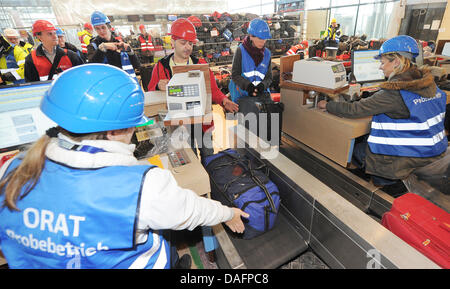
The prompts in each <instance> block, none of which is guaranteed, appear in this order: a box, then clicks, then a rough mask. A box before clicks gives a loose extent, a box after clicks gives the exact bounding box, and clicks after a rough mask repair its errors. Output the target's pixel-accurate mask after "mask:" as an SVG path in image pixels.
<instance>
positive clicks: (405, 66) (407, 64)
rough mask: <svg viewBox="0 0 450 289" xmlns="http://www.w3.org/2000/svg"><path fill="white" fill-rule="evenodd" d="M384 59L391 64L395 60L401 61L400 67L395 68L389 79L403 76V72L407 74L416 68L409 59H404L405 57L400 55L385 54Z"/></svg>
mask: <svg viewBox="0 0 450 289" xmlns="http://www.w3.org/2000/svg"><path fill="white" fill-rule="evenodd" d="M383 57H385V58H386V59H387V60H388V61H389V62H392V61H394V60H395V59H398V60H399V63H400V64H399V65H398V66H396V67H394V71H392V73H391V74H390V75H389V77H388V79H391V78H392V77H394V76H395V75H399V74H402V73H403V72H406V71H408V70H410V69H411V68H412V67H414V64H413V63H412V62H411V60H409V59H408V58H407V57H404V56H403V55H400V54H398V53H388V54H383Z"/></svg>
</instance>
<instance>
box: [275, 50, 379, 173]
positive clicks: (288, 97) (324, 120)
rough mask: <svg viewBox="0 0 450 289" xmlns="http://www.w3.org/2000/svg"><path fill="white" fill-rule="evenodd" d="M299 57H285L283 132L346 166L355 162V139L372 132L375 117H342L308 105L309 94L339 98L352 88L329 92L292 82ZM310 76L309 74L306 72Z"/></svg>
mask: <svg viewBox="0 0 450 289" xmlns="http://www.w3.org/2000/svg"><path fill="white" fill-rule="evenodd" d="M298 58H299V57H298V56H296V55H293V56H287V57H282V58H281V74H282V77H281V79H280V87H281V100H282V102H283V103H284V112H283V127H282V131H283V132H284V133H286V134H288V135H289V136H291V137H293V138H295V139H297V140H298V141H300V142H302V143H304V144H305V145H307V146H309V147H310V148H312V149H313V150H315V151H317V152H319V153H320V154H322V155H324V156H326V157H327V158H329V159H331V160H333V161H334V162H336V163H338V164H339V165H341V166H343V167H347V165H348V164H349V163H350V161H351V157H352V154H353V147H354V143H355V139H356V138H357V137H359V136H362V135H365V134H367V133H369V132H370V122H371V119H372V118H371V117H366V118H361V119H346V118H341V117H338V116H335V115H332V114H330V113H327V112H326V111H323V110H319V109H316V108H314V107H313V105H311V104H307V103H306V98H307V93H308V92H309V91H317V92H322V93H325V94H327V95H330V96H336V95H338V94H339V93H342V92H345V91H346V90H347V89H348V86H346V87H342V88H339V89H334V90H331V89H325V88H320V87H314V86H308V85H305V84H299V83H295V82H293V81H291V80H289V78H290V76H289V74H292V68H293V63H294V62H295V61H296V60H298ZM305 73H307V72H305Z"/></svg>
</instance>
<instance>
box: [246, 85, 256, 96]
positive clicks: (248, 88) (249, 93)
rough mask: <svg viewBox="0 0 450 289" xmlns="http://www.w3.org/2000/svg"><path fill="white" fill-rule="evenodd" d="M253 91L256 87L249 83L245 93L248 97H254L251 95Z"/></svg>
mask: <svg viewBox="0 0 450 289" xmlns="http://www.w3.org/2000/svg"><path fill="white" fill-rule="evenodd" d="M255 89H256V87H255V86H254V85H253V83H249V84H248V85H247V89H246V90H245V91H247V93H248V96H254V95H253V93H254V92H255Z"/></svg>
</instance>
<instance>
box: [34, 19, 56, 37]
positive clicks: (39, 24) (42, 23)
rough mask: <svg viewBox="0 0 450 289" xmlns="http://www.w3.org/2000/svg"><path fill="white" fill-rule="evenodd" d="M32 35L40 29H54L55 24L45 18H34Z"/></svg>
mask: <svg viewBox="0 0 450 289" xmlns="http://www.w3.org/2000/svg"><path fill="white" fill-rule="evenodd" d="M32 30H33V36H36V35H37V34H38V33H40V32H42V31H56V28H55V26H54V25H53V24H52V23H50V22H49V21H47V20H36V22H34V23H33V27H32Z"/></svg>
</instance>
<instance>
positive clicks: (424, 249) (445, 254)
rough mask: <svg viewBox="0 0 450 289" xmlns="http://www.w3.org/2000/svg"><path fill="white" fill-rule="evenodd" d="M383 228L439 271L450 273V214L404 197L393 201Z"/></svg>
mask: <svg viewBox="0 0 450 289" xmlns="http://www.w3.org/2000/svg"><path fill="white" fill-rule="evenodd" d="M382 224H383V226H385V227H386V228H387V229H388V230H389V231H391V232H392V233H394V234H395V235H397V236H398V237H399V238H400V239H402V240H403V241H405V242H407V243H408V244H409V245H411V246H412V247H414V248H416V249H417V250H418V251H419V252H421V253H422V254H424V255H425V256H427V257H428V258H429V259H430V260H432V261H433V262H435V263H436V264H438V265H439V266H441V267H442V268H446V269H450V214H449V213H447V212H446V211H444V210H443V209H441V208H439V207H438V206H436V205H434V204H433V203H431V202H429V201H428V200H426V199H424V198H422V197H421V196H419V195H416V194H413V193H407V194H405V195H403V196H401V197H398V198H396V199H395V200H394V204H393V205H392V208H391V210H390V211H389V212H387V213H385V214H384V215H383V218H382Z"/></svg>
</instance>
